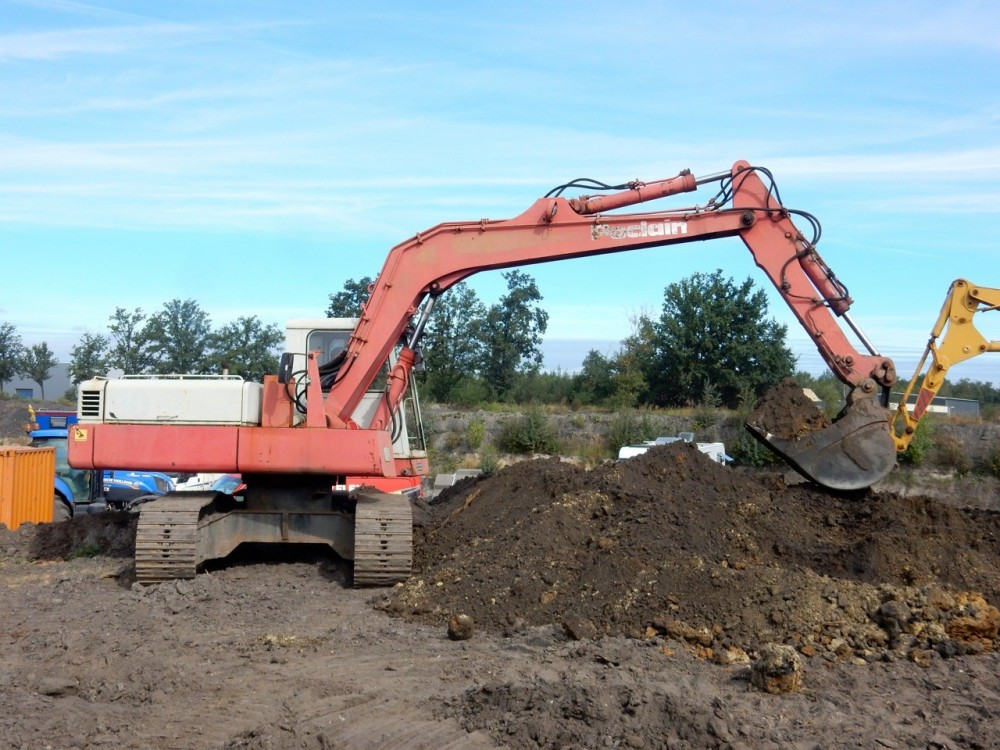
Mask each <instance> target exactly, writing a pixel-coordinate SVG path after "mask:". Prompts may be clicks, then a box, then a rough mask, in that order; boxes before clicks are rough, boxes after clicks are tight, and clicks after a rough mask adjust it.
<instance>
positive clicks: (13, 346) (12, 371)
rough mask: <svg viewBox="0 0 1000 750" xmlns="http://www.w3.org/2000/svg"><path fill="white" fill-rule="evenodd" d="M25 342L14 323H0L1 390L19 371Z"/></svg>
mask: <svg viewBox="0 0 1000 750" xmlns="http://www.w3.org/2000/svg"><path fill="white" fill-rule="evenodd" d="M23 354H24V344H23V343H22V341H21V336H20V335H19V334H18V332H17V327H16V326H15V325H14V324H13V323H0V391H2V390H3V387H4V384H5V383H9V382H10V381H11V380H13V379H14V378H15V377H17V374H18V372H19V363H20V361H21V357H22V356H23Z"/></svg>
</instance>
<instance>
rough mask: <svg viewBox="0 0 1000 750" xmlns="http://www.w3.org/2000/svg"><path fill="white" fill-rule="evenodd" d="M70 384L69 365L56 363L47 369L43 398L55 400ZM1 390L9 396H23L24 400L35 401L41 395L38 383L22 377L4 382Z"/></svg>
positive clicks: (61, 395) (64, 393)
mask: <svg viewBox="0 0 1000 750" xmlns="http://www.w3.org/2000/svg"><path fill="white" fill-rule="evenodd" d="M72 385H73V384H72V383H71V382H70V379H69V365H68V364H62V363H59V364H56V365H55V366H54V367H53V368H52V370H50V371H49V378H48V380H46V381H45V400H46V401H55V400H56V399H60V398H62V397H63V396H65V395H66V391H68V390H69V389H70V388H71V387H72ZM3 392H4V393H6V394H7V395H9V396H16V397H17V398H23V399H25V400H26V401H28V400H32V399H33V400H36V401H37V400H38V399H40V398H41V397H42V389H41V388H39V387H38V383H36V382H35V381H34V380H25V379H24V378H15V379H14V380H11V381H9V382H6V383H4V384H3Z"/></svg>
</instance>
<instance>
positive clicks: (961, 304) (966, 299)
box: [891, 279, 1000, 451]
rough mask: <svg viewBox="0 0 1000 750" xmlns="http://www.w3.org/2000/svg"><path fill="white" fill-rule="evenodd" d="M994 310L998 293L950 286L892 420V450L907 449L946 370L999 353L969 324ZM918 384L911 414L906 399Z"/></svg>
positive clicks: (999, 304) (964, 284) (959, 282)
mask: <svg viewBox="0 0 1000 750" xmlns="http://www.w3.org/2000/svg"><path fill="white" fill-rule="evenodd" d="M997 308H1000V289H989V288H987V287H981V286H974V285H973V284H971V283H969V282H968V281H966V280H965V279H956V280H955V281H954V282H952V285H951V287H950V288H949V289H948V295H947V296H946V297H945V301H944V305H943V306H942V307H941V314H940V315H938V318H937V321H935V323H934V328H933V329H932V330H931V335H930V338H929V339H928V341H927V346H926V348H925V349H924V354H923V356H922V357H921V358H920V363H919V364H918V365H917V369H916V371H915V372H914V373H913V377H912V378H911V379H910V382H909V384H908V385H907V386H906V391H905V392H904V393H903V396H902V398H901V399H900V400H899V406H898V407H897V409H896V411H895V413H894V414H893V416H892V422H891V424H892V429H891V434H892V439H893V441H894V442H895V444H896V450H898V451H905V450H906V449H907V448H908V447H909V445H910V442H911V441H912V440H913V436H914V434H915V433H916V431H917V424H918V423H919V422H920V419H921V417H923V415H924V414H925V413H926V411H927V407H928V406H930V404H931V401H932V400H933V399H934V397H935V396H936V395H937V393H938V391H939V390H941V386H942V385H943V384H944V379H945V375H947V374H948V370H949V368H951V367H954V366H955V365H957V364H958V363H959V362H964V361H965V360H967V359H971V358H972V357H977V356H979V355H980V354H985V353H986V352H1000V341H990V340H989V339H987V338H986V337H985V336H983V335H982V334H981V333H980V332H979V331H978V330H977V329H976V326H975V325H974V324H973V322H972V320H973V318H974V317H975V315H976V314H977V313H980V312H986V311H989V310H996V309H997ZM928 360H929V362H928ZM918 383H919V389H918V391H917V400H916V402H915V403H914V405H913V408H912V410H911V408H910V406H909V400H910V395H911V394H912V393H913V389H914V388H915V387H917V384H918Z"/></svg>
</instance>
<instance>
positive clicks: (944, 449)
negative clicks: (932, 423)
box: [911, 431, 974, 477]
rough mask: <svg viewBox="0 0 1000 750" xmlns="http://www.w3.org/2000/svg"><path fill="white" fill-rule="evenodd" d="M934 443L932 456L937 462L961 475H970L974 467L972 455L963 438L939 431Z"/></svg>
mask: <svg viewBox="0 0 1000 750" xmlns="http://www.w3.org/2000/svg"><path fill="white" fill-rule="evenodd" d="M933 443H934V447H933V452H932V456H933V461H934V463H935V464H937V465H938V466H941V467H945V468H948V469H951V470H952V471H954V472H955V474H956V475H958V476H960V477H964V476H968V475H969V474H971V473H972V470H973V468H974V465H973V461H972V457H971V456H970V455H969V451H968V450H967V449H966V447H965V446H964V445H963V444H962V441H961V440H958V439H956V438H955V437H953V436H952V435H949V434H947V433H944V432H941V431H938V432H937V434H936V435H935V436H934V440H933ZM911 447H912V443H911Z"/></svg>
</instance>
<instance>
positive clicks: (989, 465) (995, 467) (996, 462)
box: [984, 446, 1000, 479]
mask: <svg viewBox="0 0 1000 750" xmlns="http://www.w3.org/2000/svg"><path fill="white" fill-rule="evenodd" d="M984 468H985V470H986V473H988V474H991V475H993V476H995V477H997V478H998V479H1000V446H995V447H994V448H992V449H991V450H990V452H989V453H987V454H986V461H985V466H984Z"/></svg>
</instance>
